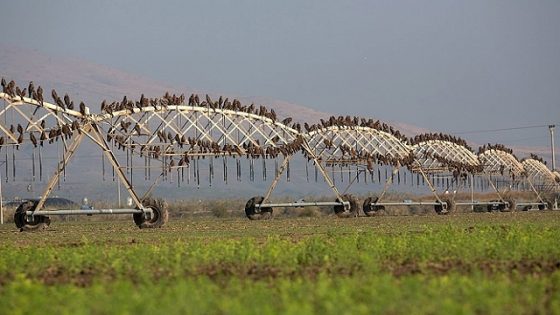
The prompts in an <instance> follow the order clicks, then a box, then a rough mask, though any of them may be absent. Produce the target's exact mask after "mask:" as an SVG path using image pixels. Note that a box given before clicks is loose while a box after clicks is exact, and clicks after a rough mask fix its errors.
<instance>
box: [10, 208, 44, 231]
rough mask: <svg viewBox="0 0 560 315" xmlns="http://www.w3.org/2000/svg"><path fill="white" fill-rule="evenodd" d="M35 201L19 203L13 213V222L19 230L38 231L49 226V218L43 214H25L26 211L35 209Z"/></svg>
mask: <svg viewBox="0 0 560 315" xmlns="http://www.w3.org/2000/svg"><path fill="white" fill-rule="evenodd" d="M36 206H37V201H32V200H29V201H26V202H23V203H22V204H20V205H19V206H18V207H17V209H16V212H15V213H14V222H15V224H16V227H17V228H18V229H19V230H20V232H24V231H26V232H30V231H40V230H44V229H46V228H48V227H49V225H50V224H51V219H50V218H49V217H47V216H45V215H34V216H27V214H26V213H27V211H33V210H35V207H36Z"/></svg>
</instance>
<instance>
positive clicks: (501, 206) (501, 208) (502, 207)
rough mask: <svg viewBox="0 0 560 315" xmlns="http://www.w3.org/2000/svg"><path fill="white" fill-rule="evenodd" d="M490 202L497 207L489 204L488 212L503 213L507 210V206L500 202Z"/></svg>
mask: <svg viewBox="0 0 560 315" xmlns="http://www.w3.org/2000/svg"><path fill="white" fill-rule="evenodd" d="M490 202H493V203H495V204H497V205H496V206H494V205H493V204H491V203H489V204H488V206H487V209H488V212H492V211H500V212H503V211H504V210H505V209H506V205H505V204H503V203H502V202H501V201H500V200H490Z"/></svg>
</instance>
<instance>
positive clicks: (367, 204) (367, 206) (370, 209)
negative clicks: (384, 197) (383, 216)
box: [362, 196, 385, 217]
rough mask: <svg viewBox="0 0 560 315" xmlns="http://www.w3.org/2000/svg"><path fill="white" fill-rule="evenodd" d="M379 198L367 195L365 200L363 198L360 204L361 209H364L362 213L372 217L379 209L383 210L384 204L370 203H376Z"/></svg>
mask: <svg viewBox="0 0 560 315" xmlns="http://www.w3.org/2000/svg"><path fill="white" fill-rule="evenodd" d="M378 200H379V197H375V196H374V197H367V198H366V200H364V203H363V205H362V210H363V211H364V214H365V215H367V216H368V217H373V216H376V215H378V214H379V213H380V212H379V211H385V206H373V205H372V203H376V202H377V201H378Z"/></svg>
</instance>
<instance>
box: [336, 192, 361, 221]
mask: <svg viewBox="0 0 560 315" xmlns="http://www.w3.org/2000/svg"><path fill="white" fill-rule="evenodd" d="M341 197H342V199H343V200H339V199H338V198H336V202H342V201H348V202H350V209H349V210H346V209H344V206H343V205H336V206H334V213H335V214H336V215H337V216H338V217H339V218H352V217H357V216H358V211H359V209H358V199H357V198H356V197H354V196H353V195H351V194H346V195H342V196H341Z"/></svg>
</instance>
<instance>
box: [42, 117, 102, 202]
mask: <svg viewBox="0 0 560 315" xmlns="http://www.w3.org/2000/svg"><path fill="white" fill-rule="evenodd" d="M90 130H91V125H90V124H87V125H85V126H84V127H83V129H82V132H81V133H80V134H78V136H77V137H76V138H75V139H74V140H73V141H72V143H71V144H70V146H69V147H68V150H67V153H66V154H65V155H64V159H63V160H62V161H60V162H59V163H58V166H57V168H56V171H55V173H54V175H53V176H52V177H51V179H50V180H49V182H48V184H47V187H46V188H45V191H44V192H43V194H42V195H41V199H40V200H39V202H38V203H37V206H36V207H35V209H36V210H39V209H41V208H42V207H43V206H44V205H45V201H46V200H47V197H48V196H49V195H50V193H51V192H52V190H53V188H54V186H55V185H56V183H57V182H58V179H59V178H60V175H61V174H62V173H63V172H64V169H65V168H66V165H67V164H68V162H69V161H70V159H71V158H72V157H73V156H74V153H75V152H76V149H77V148H78V147H79V146H80V144H81V143H82V140H84V135H85V134H86V132H88V131H90Z"/></svg>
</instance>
